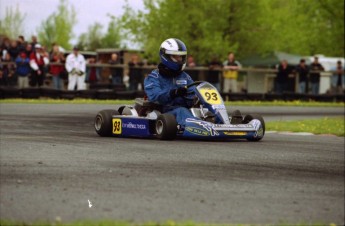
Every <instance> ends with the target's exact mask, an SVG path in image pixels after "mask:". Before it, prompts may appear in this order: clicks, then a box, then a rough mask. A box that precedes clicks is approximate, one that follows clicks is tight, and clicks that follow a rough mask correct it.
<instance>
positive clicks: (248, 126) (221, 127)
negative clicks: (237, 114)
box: [213, 124, 254, 129]
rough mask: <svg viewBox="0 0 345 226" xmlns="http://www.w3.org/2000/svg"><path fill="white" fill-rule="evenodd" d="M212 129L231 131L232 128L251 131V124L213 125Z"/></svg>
mask: <svg viewBox="0 0 345 226" xmlns="http://www.w3.org/2000/svg"><path fill="white" fill-rule="evenodd" d="M213 128H214V129H233V128H244V129H253V128H254V127H253V125H251V124H235V125H233V124H213Z"/></svg>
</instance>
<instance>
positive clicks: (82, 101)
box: [0, 98, 345, 107]
mask: <svg viewBox="0 0 345 226" xmlns="http://www.w3.org/2000/svg"><path fill="white" fill-rule="evenodd" d="M1 103H11V104H134V100H93V99H80V98H75V99H73V100H65V99H49V98H40V99H2V100H0V104H1ZM225 105H227V106H298V107H344V106H345V105H344V102H315V101H231V102H230V101H226V102H225Z"/></svg>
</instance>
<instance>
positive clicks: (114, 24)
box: [102, 15, 122, 48]
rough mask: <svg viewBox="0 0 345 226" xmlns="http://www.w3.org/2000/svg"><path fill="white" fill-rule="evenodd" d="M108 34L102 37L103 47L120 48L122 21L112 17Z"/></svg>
mask: <svg viewBox="0 0 345 226" xmlns="http://www.w3.org/2000/svg"><path fill="white" fill-rule="evenodd" d="M109 17H110V22H109V24H108V30H107V33H106V34H105V35H104V36H103V37H102V47H104V48H120V46H121V40H122V37H121V25H120V20H119V19H117V18H116V17H114V16H110V15H109Z"/></svg>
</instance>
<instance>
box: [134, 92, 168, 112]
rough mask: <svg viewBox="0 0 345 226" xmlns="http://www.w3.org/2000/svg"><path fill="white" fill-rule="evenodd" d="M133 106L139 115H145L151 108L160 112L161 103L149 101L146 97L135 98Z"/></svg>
mask: <svg viewBox="0 0 345 226" xmlns="http://www.w3.org/2000/svg"><path fill="white" fill-rule="evenodd" d="M134 108H135V110H137V112H138V115H139V116H146V115H147V114H148V113H150V112H152V111H153V110H157V111H159V112H162V105H160V104H156V103H153V102H150V101H149V100H148V99H147V97H144V98H135V104H134Z"/></svg>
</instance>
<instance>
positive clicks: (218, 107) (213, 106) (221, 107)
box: [212, 104, 226, 111]
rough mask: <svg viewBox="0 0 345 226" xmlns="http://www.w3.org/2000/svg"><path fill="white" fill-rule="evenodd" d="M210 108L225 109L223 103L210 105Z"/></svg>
mask: <svg viewBox="0 0 345 226" xmlns="http://www.w3.org/2000/svg"><path fill="white" fill-rule="evenodd" d="M212 108H213V109H215V110H218V111H219V110H226V108H225V105H223V104H221V105H212Z"/></svg>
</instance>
